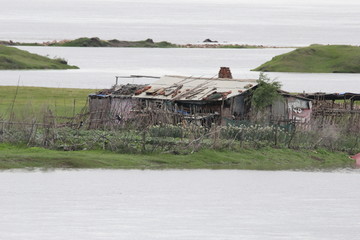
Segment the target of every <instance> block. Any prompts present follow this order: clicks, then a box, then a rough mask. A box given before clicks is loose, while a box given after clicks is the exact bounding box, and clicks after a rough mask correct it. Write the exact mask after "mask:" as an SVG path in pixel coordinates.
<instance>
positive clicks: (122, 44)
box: [0, 37, 297, 49]
mask: <svg viewBox="0 0 360 240" xmlns="http://www.w3.org/2000/svg"><path fill="white" fill-rule="evenodd" d="M0 44H2V45H7V46H46V47H118V48H227V49H244V48H297V47H296V46H291V47H289V46H286V47H281V46H269V45H254V44H237V43H230V44H229V43H219V42H217V41H212V40H210V39H206V40H204V42H203V43H195V44H194V43H186V44H175V43H170V42H167V41H160V42H154V41H153V40H152V39H150V38H148V39H146V40H141V41H124V40H118V39H112V40H103V39H100V38H98V37H93V38H87V37H83V38H77V39H74V40H59V41H58V40H54V41H47V42H41V43H39V42H33V43H29V42H14V41H12V40H9V41H5V40H0Z"/></svg>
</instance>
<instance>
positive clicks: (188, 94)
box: [134, 76, 257, 101]
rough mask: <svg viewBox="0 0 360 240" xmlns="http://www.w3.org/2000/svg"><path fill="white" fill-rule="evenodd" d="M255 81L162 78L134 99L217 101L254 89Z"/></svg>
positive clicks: (137, 94) (182, 77)
mask: <svg viewBox="0 0 360 240" xmlns="http://www.w3.org/2000/svg"><path fill="white" fill-rule="evenodd" d="M256 85H257V82H256V79H227V78H199V77H185V76H163V77H161V78H160V79H159V80H158V81H155V82H154V83H152V84H150V86H151V88H149V87H147V88H148V89H145V88H144V89H143V91H139V92H137V93H136V94H135V96H134V98H147V99H164V100H165V99H166V100H177V101H201V100H208V101H217V100H222V99H226V98H231V97H234V96H236V95H239V94H242V93H243V92H245V91H247V90H249V89H251V88H253V87H255V86H256Z"/></svg>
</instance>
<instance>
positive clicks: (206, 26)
mask: <svg viewBox="0 0 360 240" xmlns="http://www.w3.org/2000/svg"><path fill="white" fill-rule="evenodd" d="M0 4H1V8H0V29H1V31H0V39H9V40H11V39H12V40H14V41H52V40H55V39H57V40H61V39H73V38H78V37H84V36H87V37H93V36H98V37H101V38H103V39H114V38H117V39H123V40H141V39H146V38H153V39H154V40H157V41H160V40H167V41H171V42H178V43H192V42H202V41H203V40H204V39H206V38H211V39H213V40H218V41H220V42H237V43H248V44H264V45H277V46H279V45H280V46H298V45H309V44H312V43H323V44H345V43H346V44H356V45H357V44H359V41H358V39H359V38H360V31H359V27H360V26H359V23H360V15H359V11H360V5H359V2H358V1H356V0H346V1H338V0H327V1H326V0H311V1H310V0H292V1H286V0H251V1H250V0H222V1H216V0H151V1H145V0H131V1H130V0H51V1H46V0H31V1H24V0H12V1H8V0H0Z"/></svg>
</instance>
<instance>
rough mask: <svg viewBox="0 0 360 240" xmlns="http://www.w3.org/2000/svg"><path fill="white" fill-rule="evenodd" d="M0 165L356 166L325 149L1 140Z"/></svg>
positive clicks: (266, 168)
mask: <svg viewBox="0 0 360 240" xmlns="http://www.w3.org/2000/svg"><path fill="white" fill-rule="evenodd" d="M0 152H1V154H0V169H11V168H37V167H40V168H112V169H253V170H286V169H294V170H295V169H302V170H313V169H334V168H347V167H353V166H354V160H351V159H349V158H348V156H347V155H346V154H344V153H338V152H327V151H325V150H317V151H308V150H301V151H295V150H290V149H275V148H262V149H243V150H241V151H238V152H234V151H213V150H203V151H200V152H197V153H194V154H189V155H174V154H161V153H157V154H118V153H112V152H108V151H73V152H64V151H55V150H47V149H43V148H38V147H32V148H27V147H19V146H13V145H8V144H0Z"/></svg>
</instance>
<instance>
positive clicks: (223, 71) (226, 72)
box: [219, 67, 232, 79]
mask: <svg viewBox="0 0 360 240" xmlns="http://www.w3.org/2000/svg"><path fill="white" fill-rule="evenodd" d="M219 78H230V79H232V75H231V71H230V68H228V67H221V68H220V70H219Z"/></svg>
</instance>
